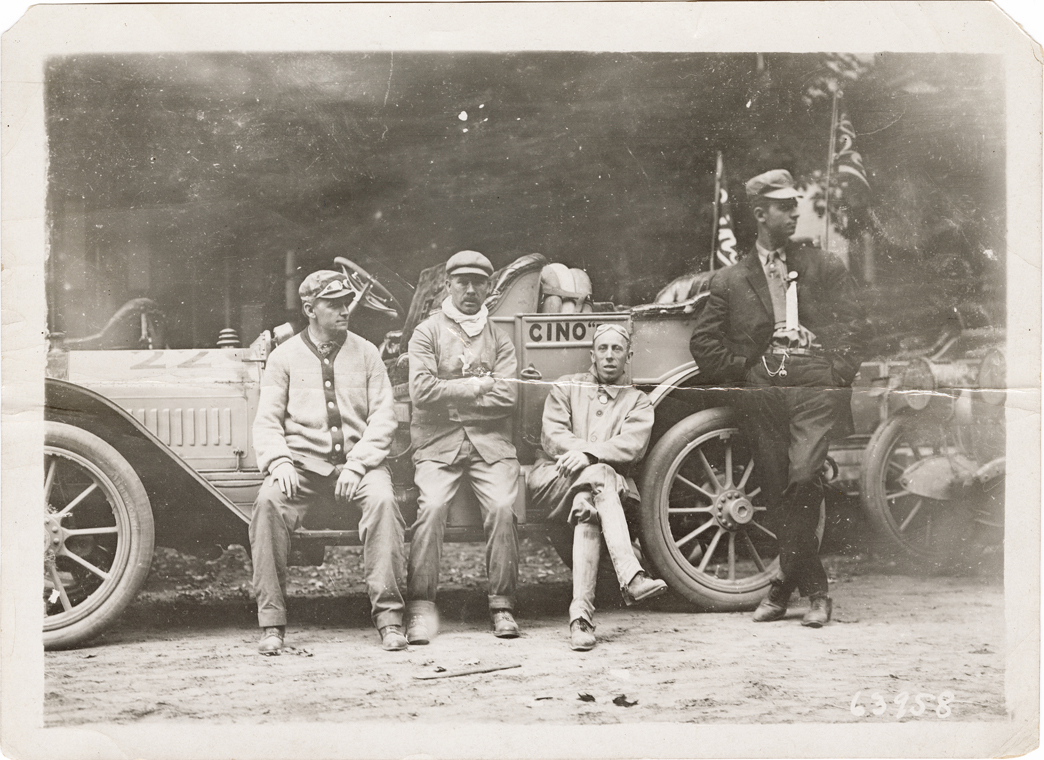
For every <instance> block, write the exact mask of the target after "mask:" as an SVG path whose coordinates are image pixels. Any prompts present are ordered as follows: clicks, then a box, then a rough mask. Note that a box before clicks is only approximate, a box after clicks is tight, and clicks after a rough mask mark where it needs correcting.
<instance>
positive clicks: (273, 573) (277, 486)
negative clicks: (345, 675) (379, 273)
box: [250, 270, 406, 655]
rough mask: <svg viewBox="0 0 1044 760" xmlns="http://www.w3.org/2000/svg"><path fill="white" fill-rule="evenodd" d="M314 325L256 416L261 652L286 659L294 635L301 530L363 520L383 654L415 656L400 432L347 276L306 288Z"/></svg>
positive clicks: (266, 389) (281, 352)
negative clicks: (351, 515) (398, 460)
mask: <svg viewBox="0 0 1044 760" xmlns="http://www.w3.org/2000/svg"><path fill="white" fill-rule="evenodd" d="M299 293H300V296H301V303H302V309H303V310H304V313H305V316H307V317H308V327H307V328H305V329H304V330H302V331H301V332H300V333H298V334H297V335H295V336H294V337H292V338H290V340H288V341H287V342H286V343H283V344H282V345H280V346H279V347H278V348H276V349H275V350H274V351H273V352H272V354H271V356H269V357H268V362H267V364H266V366H265V374H264V377H263V379H262V380H261V396H260V399H259V401H258V409H257V417H256V418H255V419H254V447H255V449H256V450H257V466H258V468H259V469H260V470H261V472H263V473H264V474H265V475H266V478H265V482H264V483H263V484H262V486H261V490H260V491H259V492H258V495H257V499H256V501H255V502H254V512H253V514H252V516H251V520H250V550H251V555H252V559H253V563H254V595H255V596H256V597H257V621H258V625H259V626H260V627H261V628H262V629H263V633H262V636H261V644H260V646H259V647H258V649H259V651H260V652H261V654H269V655H272V654H279V652H280V650H282V648H283V638H284V635H285V630H286V604H285V602H284V596H285V595H286V565H287V554H288V553H289V550H290V539H291V536H292V535H293V532H294V531H295V530H297V529H298V528H300V527H302V526H303V527H324V526H328V524H329V522H330V521H331V520H333V521H338V518H339V517H340V516H341V515H342V514H343V513H345V512H350V511H354V512H355V513H356V514H359V516H360V519H359V538H360V540H361V541H362V544H363V565H364V568H365V575H366V589H367V591H368V593H369V595H370V606H371V610H372V618H373V622H374V625H375V626H376V627H377V629H378V631H379V632H380V635H381V643H382V646H383V647H384V649H388V650H398V649H405V648H406V637H405V634H404V632H403V629H402V616H403V608H404V605H403V599H402V591H401V589H402V587H403V586H404V582H405V575H406V560H405V549H404V547H403V535H404V532H405V527H406V526H405V522H404V521H403V518H402V515H401V514H400V513H399V509H398V507H397V506H396V504H395V497H394V495H393V493H392V484H391V476H390V475H389V473H388V468H387V467H386V466H385V465H384V460H385V457H387V456H388V451H389V449H390V447H391V442H392V435H393V433H394V432H395V426H396V422H395V413H394V411H393V406H392V389H391V383H390V382H389V380H388V373H387V371H386V370H385V368H384V363H383V362H382V361H381V357H380V354H379V353H378V351H377V348H376V347H375V346H374V345H373V344H371V343H368V342H367V341H365V340H363V339H362V338H360V337H359V336H357V335H354V334H352V333H350V332H348V317H349V315H350V314H351V310H350V309H349V304H350V303H351V302H352V300H353V297H354V296H355V292H354V291H353V290H352V289H351V287H350V286H349V284H348V280H347V278H346V277H345V276H344V275H343V274H341V273H340V272H334V271H330V270H320V271H318V272H313V273H312V274H310V275H308V277H306V278H305V280H304V282H302V283H301V287H300V290H299Z"/></svg>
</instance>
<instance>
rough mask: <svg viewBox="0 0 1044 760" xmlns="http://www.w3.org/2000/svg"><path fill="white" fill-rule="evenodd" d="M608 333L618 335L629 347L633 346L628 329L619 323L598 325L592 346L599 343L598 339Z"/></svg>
mask: <svg viewBox="0 0 1044 760" xmlns="http://www.w3.org/2000/svg"><path fill="white" fill-rule="evenodd" d="M607 332H614V333H617V334H618V335H619V336H620V337H621V338H623V339H624V340H625V341H627V345H628V346H630V345H631V334H630V333H629V332H627V328H626V327H624V326H623V325H621V324H620V323H619V322H603V323H602V324H600V325H598V327H596V328H595V331H594V338H592V345H594V344H596V343H597V342H598V338H599V336H601V335H604V334H605V333H607Z"/></svg>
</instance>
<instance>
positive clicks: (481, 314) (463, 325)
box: [442, 296, 489, 338]
mask: <svg viewBox="0 0 1044 760" xmlns="http://www.w3.org/2000/svg"><path fill="white" fill-rule="evenodd" d="M442 313H443V314H445V315H446V316H447V317H449V318H450V319H452V320H453V321H454V322H456V323H457V324H458V325H460V329H461V330H463V331H464V334H465V335H467V336H468V337H469V338H474V337H475V336H476V335H478V334H479V333H480V332H482V331H483V330H484V329H485V327H486V320H487V319H488V318H489V310H488V309H487V308H486V305H485V304H482V308H481V309H479V310H478V313H477V314H465V313H464V312H462V311H461V310H460V309H458V308H457V307H456V306H454V305H453V299H451V298H450V297H449V296H446V300H445V301H443V302H442Z"/></svg>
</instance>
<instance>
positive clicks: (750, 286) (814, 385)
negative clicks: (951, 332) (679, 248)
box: [689, 169, 868, 628]
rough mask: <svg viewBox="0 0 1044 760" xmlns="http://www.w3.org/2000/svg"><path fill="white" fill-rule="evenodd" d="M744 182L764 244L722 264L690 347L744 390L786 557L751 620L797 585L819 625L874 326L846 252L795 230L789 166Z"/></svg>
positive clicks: (783, 605)
mask: <svg viewBox="0 0 1044 760" xmlns="http://www.w3.org/2000/svg"><path fill="white" fill-rule="evenodd" d="M746 191H747V197H748V199H749V201H750V205H751V207H752V208H753V212H754V218H755V219H756V220H757V223H758V237H757V242H756V244H755V246H754V249H753V250H752V251H750V252H749V253H748V254H747V255H746V257H745V258H743V259H741V260H740V261H739V263H737V264H733V265H732V266H729V267H726V268H725V269H722V270H719V271H718V272H716V273H715V275H714V277H713V279H712V280H711V283H710V296H709V297H708V299H707V303H706V305H705V306H704V308H703V311H702V312H700V315H699V317H698V318H697V320H696V325H695V328H694V330H693V334H692V339H691V341H690V343H689V348H690V351H691V352H692V356H693V358H694V359H695V360H696V363H697V364H698V365H699V367H700V373H701V375H702V376H703V377H704V378H705V379H706V380H707V381H708V382H714V383H719V384H722V385H738V386H739V387H741V388H744V389H745V390H743V391H742V392H741V393H739V394H738V401H739V405H740V408H741V411H742V414H743V416H744V421H745V424H746V427H747V429H748V432H749V433H750V435H751V442H752V444H753V449H754V452H753V453H754V465H755V466H754V476H755V477H756V478H757V479H758V482H759V484H760V485H761V489H762V497H763V499H764V502H765V504H766V506H767V507H768V509H769V515H770V516H771V517H772V518H773V519H774V522H775V525H776V535H777V537H778V541H779V565H780V574H779V576H778V577H777V578H775V579H773V581H772V585H771V588H770V590H769V593H768V595H767V596H766V597H765V598H764V599H763V600H762V602H761V604H760V605H759V606H758V608H757V610H756V611H755V612H754V620H755V621H757V622H769V621H774V620H781V619H783V618H784V616H785V615H786V612H787V605H788V603H789V601H790V596H791V594H792V592H793V591H794V589H795V588H796V589H798V590H799V591H800V592H801V594H802V595H803V596H808V597H809V602H810V604H809V610H808V612H807V613H806V614H805V616H804V618H803V620H802V621H801V622H802V625H805V626H808V627H810V628H819V627H821V626H823V625H825V624H826V623H827V622H829V620H830V616H831V601H830V598H829V597H828V596H827V575H826V571H825V570H824V569H823V563H822V562H821V561H820V559H819V544H818V540H817V537H816V526H817V525H818V523H819V511H820V503H821V502H822V500H823V481H822V474H821V473H822V470H823V465H824V463H825V461H826V456H827V450H828V446H829V443H830V439H831V437H839V436H844V435H847V434H848V432H850V431H851V429H852V409H851V398H852V391H851V385H852V380H853V379H854V378H855V376H856V373H857V372H858V371H859V365H860V362H861V360H862V356H863V352H864V350H865V345H866V339H867V330H868V325H867V321H866V318H865V317H864V315H863V311H862V308H861V307H860V305H859V301H858V300H857V298H856V294H855V283H854V281H853V280H852V277H851V276H850V275H849V273H848V270H847V269H846V268H845V265H844V264H843V263H842V262H841V260H840V259H838V258H837V257H836V256H834V255H832V254H830V253H827V252H824V251H821V250H820V249H818V248H815V247H813V246H811V245H807V244H804V243H798V242H796V241H792V240H791V239H790V238H791V236H792V235H793V234H794V231H795V229H796V225H797V218H798V203H797V199H798V197H799V196H800V193H799V192H798V190H797V188H796V187H795V185H794V180H793V178H792V177H791V175H790V172H788V171H785V170H783V169H775V170H773V171H768V172H765V173H763V174H759V175H758V176H756V177H753V178H752V179H750V180H748V181H747V183H746Z"/></svg>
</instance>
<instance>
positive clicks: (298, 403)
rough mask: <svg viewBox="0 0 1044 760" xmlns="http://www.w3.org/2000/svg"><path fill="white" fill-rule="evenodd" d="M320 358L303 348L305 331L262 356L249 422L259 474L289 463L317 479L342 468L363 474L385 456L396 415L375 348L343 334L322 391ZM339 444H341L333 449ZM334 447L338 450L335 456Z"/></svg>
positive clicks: (353, 336)
mask: <svg viewBox="0 0 1044 760" xmlns="http://www.w3.org/2000/svg"><path fill="white" fill-rule="evenodd" d="M325 361H329V360H324V359H321V358H320V357H319V355H318V354H316V353H315V352H314V351H313V350H312V349H311V348H310V347H309V346H308V345H307V344H306V342H305V339H304V338H303V333H298V334H297V335H295V336H294V337H292V338H290V340H288V341H287V342H286V343H283V344H282V345H280V346H279V347H277V348H276V349H275V350H274V351H273V352H272V353H271V355H270V356H269V357H268V362H267V363H266V365H265V373H264V376H263V378H262V380H261V395H260V399H259V400H258V408H257V416H256V417H255V418H254V448H255V451H256V452H257V466H258V468H259V469H260V470H261V471H262V472H265V473H270V472H271V471H272V467H273V466H274V465H276V464H278V463H280V462H281V461H288V460H289V461H293V462H294V463H295V464H297V465H298V466H301V467H303V468H304V469H306V470H311V471H313V472H318V473H319V474H321V475H322V474H330V473H332V472H333V471H334V469H335V466H336V465H339V464H342V463H343V466H344V467H347V468H348V469H350V470H352V471H353V472H356V473H357V474H359V475H363V474H365V472H366V471H367V470H369V469H372V468H373V467H377V466H378V465H380V464H381V463H382V462H383V461H384V459H385V457H387V456H388V451H389V449H390V448H391V442H392V436H393V434H394V433H395V428H396V422H395V411H394V407H393V400H392V389H391V383H390V382H389V380H388V372H387V370H386V369H385V368H384V363H383V362H382V361H381V356H380V353H379V352H378V351H377V348H376V347H375V346H374V345H373V344H372V343H369V342H368V341H366V340H364V339H363V338H360V337H359V336H358V335H355V334H353V333H350V332H349V333H348V334H347V335H346V336H345V340H344V344H343V345H342V346H341V348H340V349H339V350H338V351H337V353H336V355H335V356H334V357H333V360H332V363H331V364H330V365H328V366H327V368H326V373H325V374H326V376H327V377H330V376H331V373H330V367H331V366H332V369H333V371H332V379H331V380H329V382H331V384H332V388H326V387H324V383H325V382H327V380H324V366H323V365H324V362H325ZM328 399H329V400H328ZM330 404H335V405H336V408H334V407H332V406H330ZM338 417H339V418H340V423H341V424H340V425H339V426H338V425H336V422H337V421H338ZM331 420H332V421H333V423H334V425H331ZM332 427H339V428H340V430H339V431H332V429H331V428H332ZM342 439H343V444H341V443H337V444H335V440H338V441H340V440H342ZM335 445H337V446H341V448H342V450H341V451H335V450H334V446H335Z"/></svg>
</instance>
